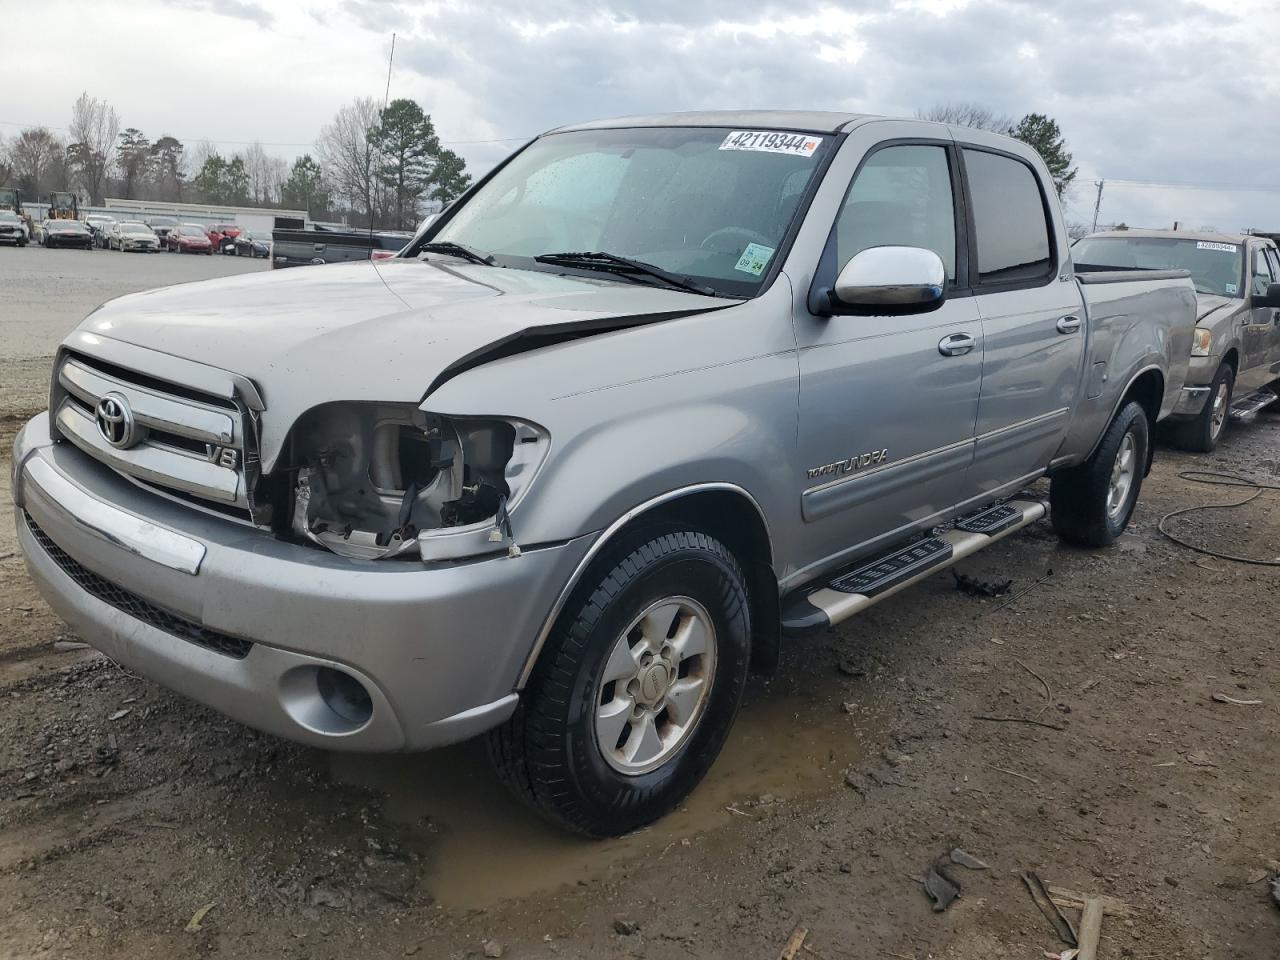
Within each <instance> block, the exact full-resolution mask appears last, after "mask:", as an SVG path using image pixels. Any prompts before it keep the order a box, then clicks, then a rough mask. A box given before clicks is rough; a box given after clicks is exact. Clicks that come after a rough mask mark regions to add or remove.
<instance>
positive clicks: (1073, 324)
mask: <svg viewBox="0 0 1280 960" xmlns="http://www.w3.org/2000/svg"><path fill="white" fill-rule="evenodd" d="M1055 326H1057V328H1058V332H1059V333H1075V332H1076V331H1077V330H1079V329H1080V318H1079V317H1075V316H1065V317H1059V318H1058V322H1057V324H1055Z"/></svg>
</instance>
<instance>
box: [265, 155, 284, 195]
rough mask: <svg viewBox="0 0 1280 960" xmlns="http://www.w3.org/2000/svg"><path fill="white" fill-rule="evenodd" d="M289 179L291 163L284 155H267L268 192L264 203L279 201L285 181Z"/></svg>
mask: <svg viewBox="0 0 1280 960" xmlns="http://www.w3.org/2000/svg"><path fill="white" fill-rule="evenodd" d="M288 179H289V164H288V163H287V162H286V161H285V159H284V158H283V157H270V156H269V157H267V172H266V193H265V194H264V196H263V202H264V203H272V204H275V203H279V202H280V194H281V193H282V192H283V190H284V185H285V182H286V181H287V180H288Z"/></svg>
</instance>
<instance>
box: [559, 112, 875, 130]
mask: <svg viewBox="0 0 1280 960" xmlns="http://www.w3.org/2000/svg"><path fill="white" fill-rule="evenodd" d="M869 116H870V115H869V114H865V113H837V112H834V111H828V110H698V111H691V112H686V113H652V114H645V115H641V116H635V117H615V118H613V119H610V120H590V121H588V122H586V123H572V124H568V125H566V126H563V127H556V128H555V130H556V132H558V133H563V132H564V131H566V130H604V129H608V128H611V127H762V128H768V129H771V130H805V131H812V132H815V133H838V132H839V131H841V130H843V129H844V128H845V127H846V126H848V125H849V124H851V123H853V122H854V121H856V120H865V119H868V118H869Z"/></svg>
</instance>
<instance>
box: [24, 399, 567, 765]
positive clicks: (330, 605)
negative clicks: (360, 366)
mask: <svg viewBox="0 0 1280 960" xmlns="http://www.w3.org/2000/svg"><path fill="white" fill-rule="evenodd" d="M14 500H15V503H16V505H17V510H16V520H17V528H18V542H19V545H20V547H21V549H22V552H23V554H24V556H25V558H26V562H27V568H28V570H29V571H30V573H31V576H32V578H33V579H34V580H35V582H36V585H37V587H38V588H39V590H40V592H41V593H42V594H43V595H44V597H45V598H46V599H47V600H48V602H49V604H50V606H52V607H53V608H54V610H55V611H57V613H58V614H59V615H60V616H61V617H62V618H63V619H65V620H66V621H67V622H68V623H69V624H70V625H71V626H72V627H73V628H74V629H75V630H76V631H77V632H78V633H79V634H80V635H81V636H83V637H84V639H85V640H87V641H88V642H90V643H91V644H93V645H94V646H95V647H97V648H98V649H100V650H102V651H103V652H104V653H106V654H107V655H108V656H110V657H111V658H112V659H114V660H116V661H118V662H119V663H121V664H123V665H125V666H128V667H129V668H130V669H132V670H135V671H137V672H138V673H140V674H142V675H144V676H147V677H150V678H151V679H152V680H155V681H156V682H157V683H160V684H162V685H164V686H166V687H169V688H171V689H173V690H176V691H178V692H179V693H182V694H184V695H186V696H188V697H190V698H191V699H193V700H196V701H199V702H201V703H204V704H206V705H208V706H210V707H213V708H214V709H216V710H219V711H221V712H223V713H225V714H227V715H229V716H231V717H233V718H235V719H237V720H239V721H241V722H243V723H245V724H248V725H249V726H252V727H256V728H258V729H261V730H265V731H267V732H270V733H273V734H276V735H279V736H283V737H287V738H289V739H293V740H297V741H300V742H303V743H307V744H311V745H314V746H319V747H324V748H329V749H343V750H364V751H390V750H407V749H425V748H428V747H434V746H439V745H443V744H446V743H452V742H455V741H458V740H463V739H466V738H468V737H470V736H474V735H475V734H477V733H480V732H483V731H484V730H486V729H488V728H490V727H493V726H496V725H497V724H499V723H501V722H502V721H503V720H505V719H506V718H507V717H508V716H509V715H510V714H511V712H512V711H514V709H515V706H516V702H517V694H516V692H515V688H516V685H517V683H518V680H519V676H520V673H521V670H522V669H523V667H524V664H525V661H526V659H527V657H528V655H529V652H530V650H531V649H532V647H533V643H534V640H535V638H536V636H537V635H538V633H539V631H540V629H541V627H542V625H543V622H544V620H545V618H546V617H547V616H548V613H549V611H550V609H551V606H552V603H553V602H554V599H555V598H556V596H557V595H558V593H559V590H560V588H561V586H562V585H563V584H564V583H565V582H567V580H568V579H569V577H570V575H571V572H572V571H573V570H574V569H576V567H577V565H578V563H579V561H580V560H581V559H582V557H583V556H584V555H585V554H586V551H587V549H588V546H589V543H590V539H591V538H590V537H582V538H578V539H576V540H571V541H569V542H567V543H564V544H559V545H556V546H551V547H544V548H530V549H526V550H525V551H524V552H523V554H522V555H521V556H519V557H516V558H511V557H507V556H506V555H501V556H499V557H496V558H489V559H485V560H482V561H476V562H470V563H453V564H448V565H439V566H424V565H422V564H420V563H416V562H398V561H397V562H382V563H378V562H364V561H352V560H347V559H344V558H341V557H337V556H334V555H331V554H327V553H324V552H321V551H317V550H315V549H312V548H308V547H302V546H297V545H294V544H289V543H285V542H283V541H280V540H276V539H275V538H273V537H271V536H270V535H268V534H264V533H263V532H262V531H259V530H256V529H253V528H250V527H247V526H245V525H244V524H241V523H238V522H235V521H232V520H226V519H222V518H220V517H216V516H212V515H206V514H205V513H204V512H203V511H199V510H196V509H193V508H191V507H188V506H185V505H182V504H179V503H175V502H172V501H170V500H169V499H167V498H165V497H162V496H159V495H157V494H154V493H151V492H149V491H147V490H145V489H142V488H140V487H139V486H137V485H136V484H134V483H132V482H131V481H129V480H126V479H124V478H123V477H121V476H119V475H117V474H115V473H114V472H112V471H110V470H108V469H107V468H105V467H103V466H102V465H100V464H98V463H97V462H96V461H94V460H92V459H91V458H89V457H87V456H86V455H85V454H83V453H82V452H80V451H79V450H77V449H76V448H75V447H73V446H71V445H70V444H67V443H62V442H55V441H53V440H52V439H51V438H50V436H49V428H48V415H47V414H41V415H40V416H39V417H37V418H36V419H34V420H32V421H31V422H30V423H29V424H27V425H26V427H24V428H23V430H22V432H21V433H19V435H18V439H17V441H16V444H15V450H14ZM104 584H105V586H104ZM209 636H212V637H214V638H215V639H216V638H223V639H225V640H227V641H229V642H230V643H229V645H228V644H223V645H222V646H219V644H218V643H216V642H206V640H207V638H208V637H209ZM193 637H194V639H193ZM236 645H238V649H232V647H235V646H236ZM228 650H230V652H228ZM323 668H329V669H336V670H338V671H340V672H342V673H346V674H347V675H349V676H350V677H353V678H354V679H355V680H357V681H358V682H359V683H360V684H361V685H362V686H363V687H364V688H365V690H366V691H367V692H368V694H369V698H370V700H371V702H372V712H371V715H370V716H369V717H368V719H367V720H366V721H364V722H362V723H360V724H359V725H358V726H354V727H353V726H352V725H351V724H349V723H342V722H339V721H340V718H337V719H335V717H336V715H333V716H331V715H330V714H332V710H330V709H329V707H327V706H326V702H325V701H324V700H323V698H322V696H321V694H320V692H319V689H318V688H319V686H320V685H319V683H318V682H317V677H318V676H319V673H318V671H321V670H322V669H323ZM326 711H327V712H326Z"/></svg>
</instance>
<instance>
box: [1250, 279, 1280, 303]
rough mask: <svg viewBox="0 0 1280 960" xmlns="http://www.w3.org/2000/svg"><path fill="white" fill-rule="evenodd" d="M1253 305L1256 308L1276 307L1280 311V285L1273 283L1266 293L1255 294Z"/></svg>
mask: <svg viewBox="0 0 1280 960" xmlns="http://www.w3.org/2000/svg"><path fill="white" fill-rule="evenodd" d="M1253 305H1254V306H1255V307H1275V308H1277V309H1280V283H1273V284H1271V285H1270V286H1268V287H1267V292H1266V293H1255V294H1254V295H1253Z"/></svg>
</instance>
